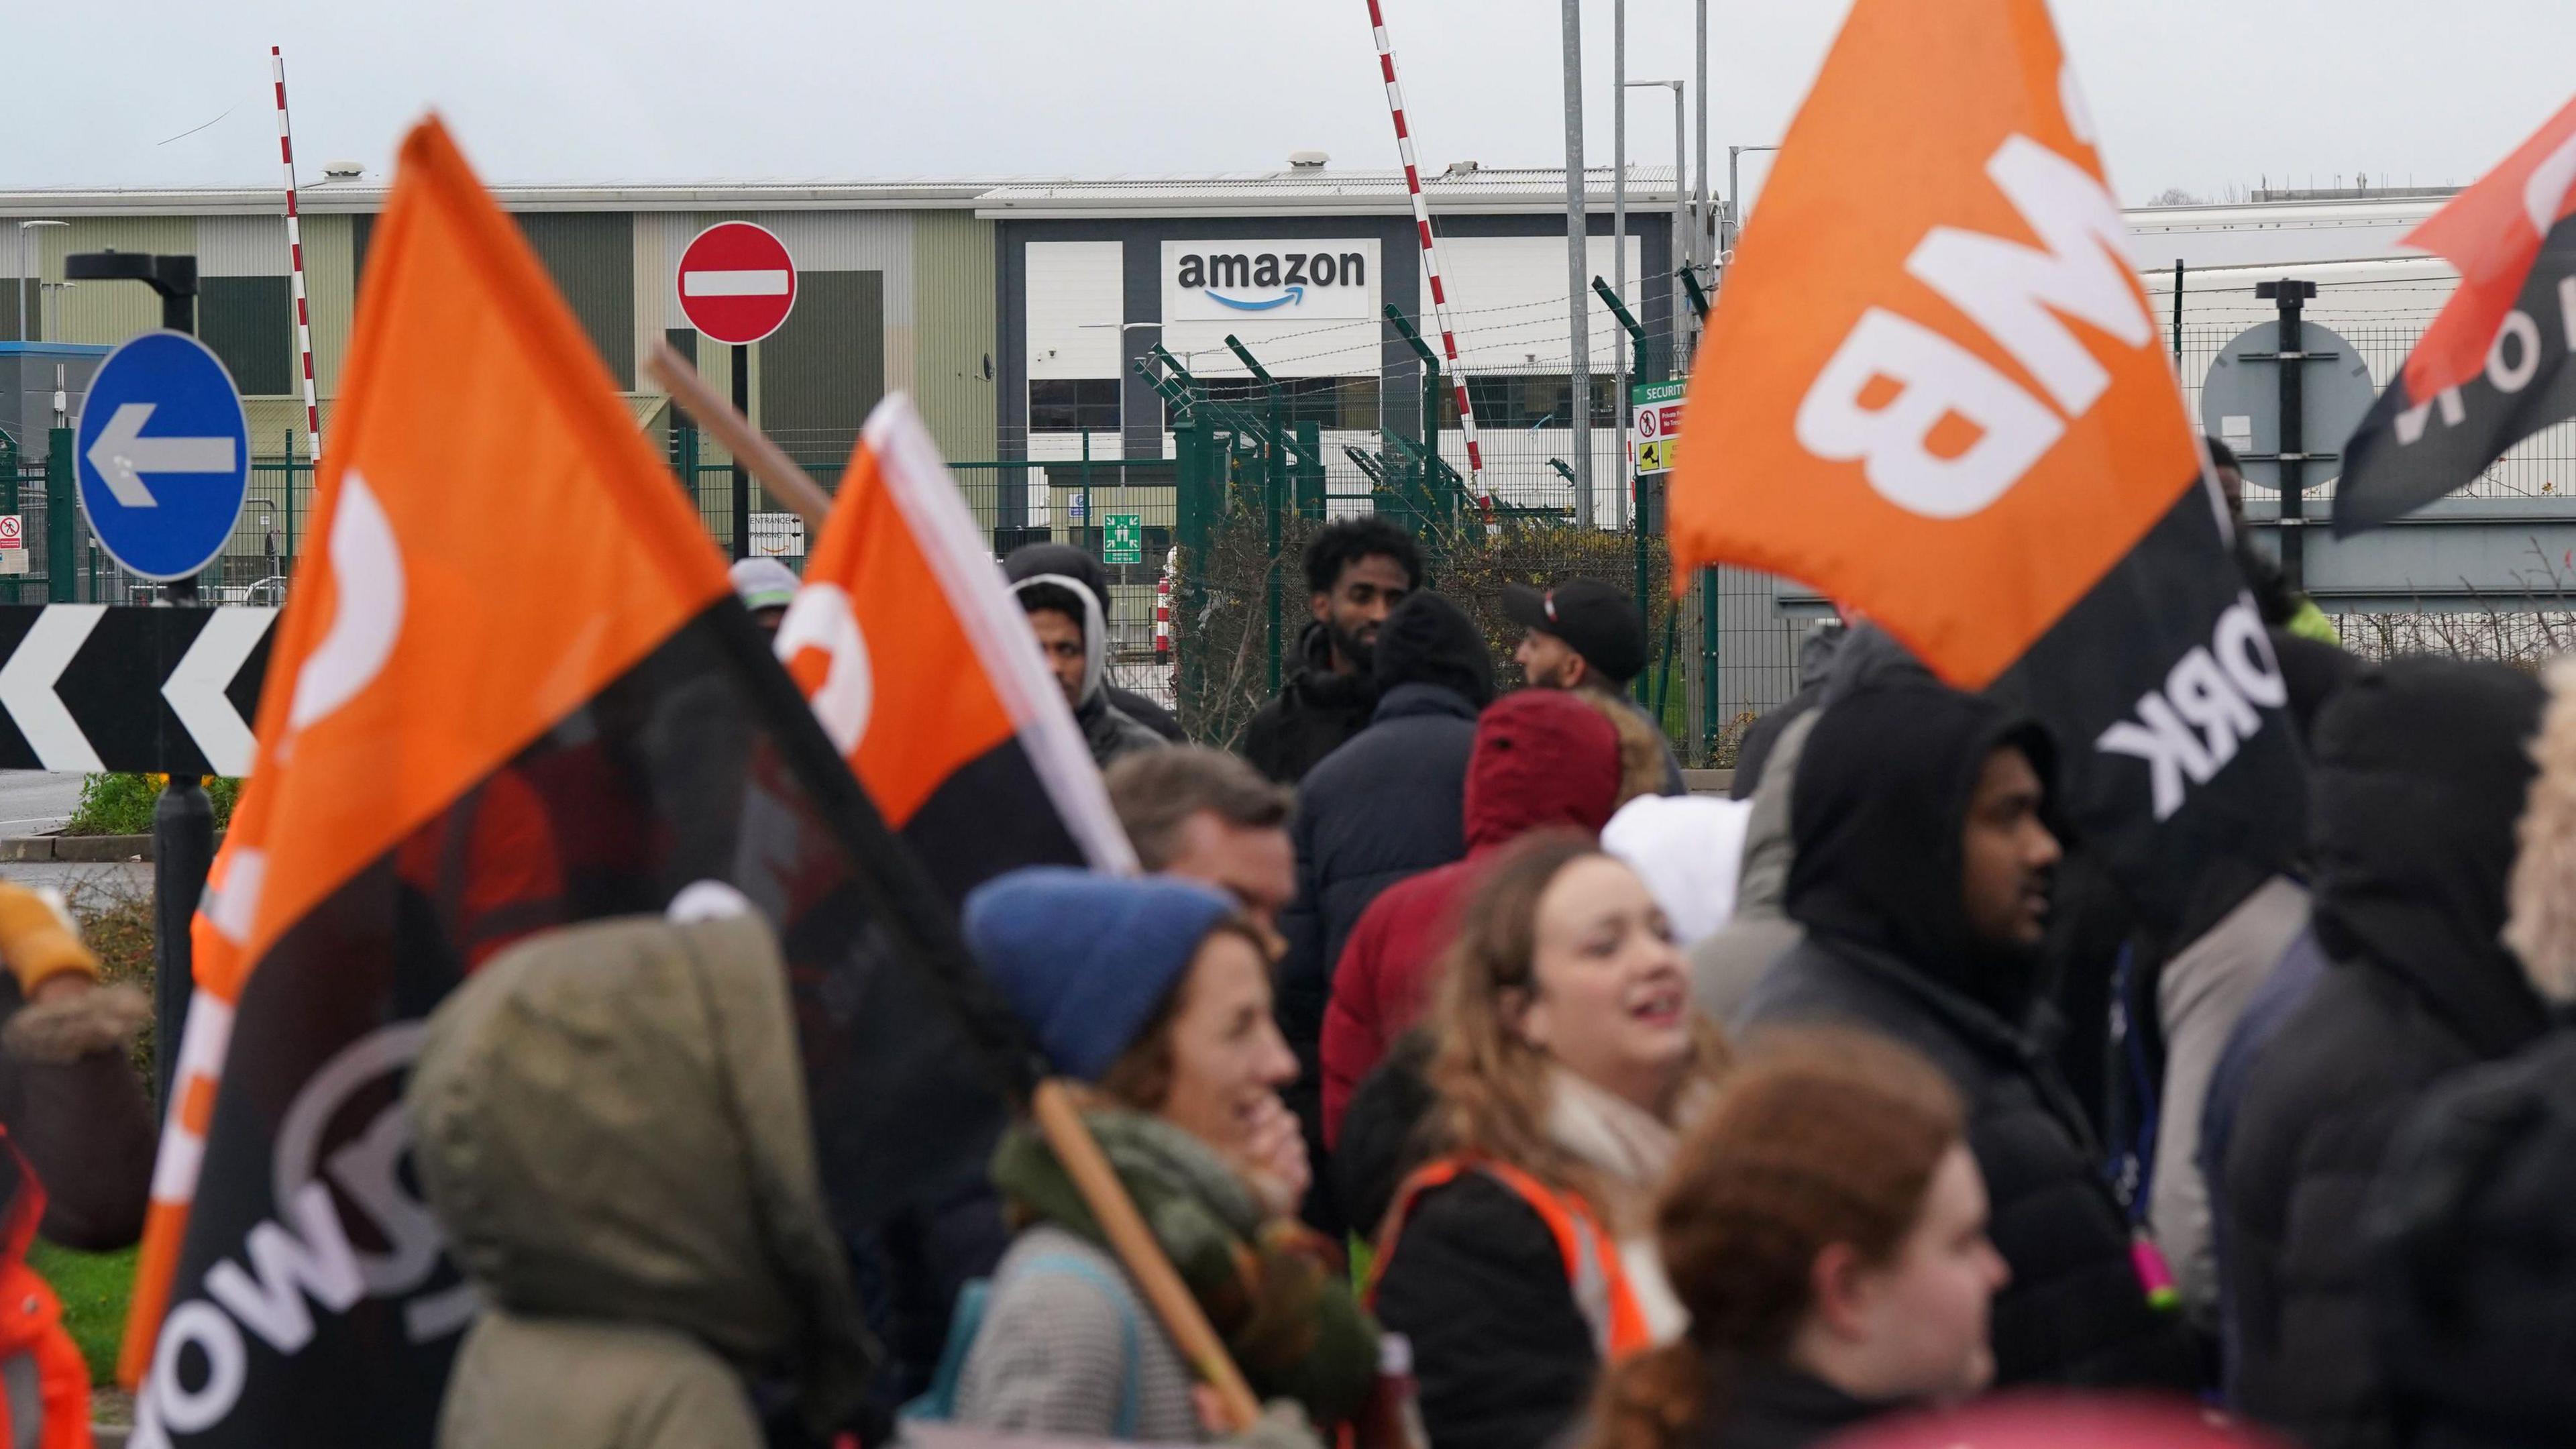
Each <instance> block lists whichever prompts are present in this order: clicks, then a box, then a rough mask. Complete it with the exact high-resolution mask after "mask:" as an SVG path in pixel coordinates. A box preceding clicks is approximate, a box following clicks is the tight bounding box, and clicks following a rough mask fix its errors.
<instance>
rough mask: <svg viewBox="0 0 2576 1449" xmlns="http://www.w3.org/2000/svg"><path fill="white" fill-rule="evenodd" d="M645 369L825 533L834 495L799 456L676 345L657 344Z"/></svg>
mask: <svg viewBox="0 0 2576 1449" xmlns="http://www.w3.org/2000/svg"><path fill="white" fill-rule="evenodd" d="M644 370H645V371H646V372H648V373H651V374H652V375H653V380H654V381H655V382H658V383H660V384H662V388H663V390H664V391H666V392H668V393H670V395H671V401H673V402H675V403H677V404H679V405H680V408H681V410H682V411H684V412H686V413H687V414H688V415H689V416H690V417H691V418H693V419H695V420H696V422H697V424H698V426H699V427H702V428H704V429H706V430H707V431H708V432H710V433H713V434H715V439H716V441H717V442H719V443H722V444H724V445H725V450H726V451H727V452H730V453H732V454H733V455H734V456H735V457H737V458H740V459H741V460H742V463H743V466H744V467H746V468H749V469H750V470H751V472H752V476H753V477H755V478H758V479H759V480H760V486H761V487H763V488H766V489H768V490H769V492H770V496H771V497H773V498H776V499H777V500H778V501H779V502H781V503H784V504H786V505H787V506H788V507H790V508H793V509H795V510H796V512H797V514H798V516H800V517H802V518H803V519H804V520H805V526H806V527H807V528H808V529H811V530H812V531H813V532H815V533H817V534H819V533H821V532H822V531H823V519H824V517H825V515H827V514H829V513H830V512H831V511H832V498H831V495H830V494H828V493H825V492H824V491H823V490H822V489H821V488H819V487H816V486H815V483H814V480H813V479H812V478H810V477H807V476H806V473H805V470H804V469H802V468H799V467H797V466H796V460H795V459H793V458H790V457H788V456H787V455H786V454H785V453H782V452H780V451H779V449H778V445H777V444H776V443H773V442H771V441H769V436H768V435H767V434H766V433H763V432H762V431H761V430H760V429H758V428H755V427H753V426H752V425H751V419H749V418H746V417H744V416H743V415H742V414H740V413H738V412H735V411H734V409H733V404H731V403H729V402H726V401H725V400H724V399H723V398H722V397H720V396H718V395H717V393H716V390H715V389H714V388H711V387H709V386H707V380H706V379H705V378H702V377H700V376H698V370H697V369H696V368H695V367H692V366H690V365H689V360H688V359H687V358H685V357H682V356H681V355H680V351H679V349H678V348H676V347H673V346H672V345H671V344H670V343H668V342H656V343H654V344H653V350H652V351H651V352H650V353H648V354H646V356H645V358H644Z"/></svg>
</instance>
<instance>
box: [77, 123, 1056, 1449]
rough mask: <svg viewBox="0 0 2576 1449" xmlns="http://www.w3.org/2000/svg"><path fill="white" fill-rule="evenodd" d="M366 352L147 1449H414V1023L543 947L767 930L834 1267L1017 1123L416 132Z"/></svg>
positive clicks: (925, 912)
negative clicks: (626, 928) (736, 916)
mask: <svg viewBox="0 0 2576 1449" xmlns="http://www.w3.org/2000/svg"><path fill="white" fill-rule="evenodd" d="M359 316H360V317H361V318H362V319H363V321H362V323H361V326H360V328H359V330H358V333H357V335H356V337H355V339H354V340H353V343H352V346H351V351H350V357H349V363H348V373H347V385H346V387H345V389H344V391H343V394H342V398H341V403H340V412H339V414H338V416H337V419H336V421H335V427H334V429H333V433H332V439H331V444H332V446H331V458H330V461H329V463H328V464H327V465H326V466H325V471H324V473H323V475H322V483H321V498H320V500H319V506H318V509H317V516H316V519H315V534H316V536H317V537H318V538H320V539H322V540H323V541H324V545H325V546H324V547H323V548H322V549H320V550H317V551H316V552H315V553H314V554H313V555H311V556H309V557H308V558H307V559H305V560H304V561H303V563H302V564H301V565H300V566H299V568H298V571H297V576H296V582H295V587H294V589H293V591H292V592H291V593H290V595H289V596H288V602H287V606H286V613H285V616H284V618H283V619H282V620H281V621H280V623H279V625H278V639H277V644H276V647H275V652H274V655H273V658H272V663H271V668H270V680H271V682H270V685H269V687H268V689H267V690H266V691H265V693H264V694H263V696H262V698H261V702H260V715H259V721H258V738H259V747H258V754H257V763H256V766H255V768H254V770H253V772H252V775H251V780H250V785H249V788H248V790H247V792H246V793H245V794H244V796H243V799H242V802H241V806H240V809H239V811H238V813H237V814H236V815H235V816H234V820H233V825H232V829H231V831H230V833H229V834H228V835H227V837H226V839H225V842H224V849H223V853H222V854H221V856H220V857H219V858H218V859H217V861H216V864H215V873H214V876H213V878H212V879H211V881H210V883H209V889H208V893H207V897H206V900H205V902H204V905H203V907H202V909H201V911H200V913H199V915H198V918H197V922H196V930H195V931H194V933H193V936H192V939H193V941H194V943H195V948H196V953H197V955H196V960H197V983H198V991H197V996H196V1001H195V1005H194V1007H193V1008H192V1009H191V1011H190V1013H189V1017H188V1024H187V1028H186V1032H185V1035H184V1039H183V1041H182V1042H181V1044H180V1047H179V1059H178V1069H177V1073H176V1081H175V1084H174V1089H173V1091H172V1094H171V1096H172V1105H171V1109H170V1116H169V1120H168V1122H167V1123H166V1124H165V1127H164V1129H163V1137H162V1145H161V1151H160V1156H159V1159H158V1162H157V1164H156V1167H155V1178H154V1182H153V1191H152V1208H151V1219H150V1223H149V1226H148V1227H147V1229H146V1236H145V1243H144V1256H143V1261H142V1264H141V1267H140V1269H139V1271H138V1284H137V1295H136V1300H135V1305H134V1309H133V1313H132V1322H131V1328H130V1331H129V1334H128V1338H127V1343H126V1355H125V1360H124V1364H123V1366H122V1367H123V1372H124V1374H125V1376H126V1379H127V1381H128V1382H129V1383H137V1385H138V1388H139V1390H140V1398H139V1402H138V1406H137V1431H136V1438H135V1442H136V1443H137V1444H138V1445H154V1446H158V1445H164V1444H207V1445H244V1446H251V1445H258V1446H272V1445H304V1444H332V1445H341V1444H366V1445H388V1446H393V1445H427V1444H429V1443H430V1442H431V1438H432V1434H433V1432H434V1427H435V1425H436V1423H437V1418H438V1405H439V1397H440V1393H441V1391H442V1389H443V1387H444V1385H445V1382H446V1376H447V1370H448V1365H449V1363H450V1361H451V1359H452V1357H453V1355H454V1353H455V1350H456V1346H457V1343H458V1336H459V1334H460V1333H461V1332H462V1331H463V1330H464V1329H465V1327H466V1326H467V1324H468V1322H469V1321H470V1319H471V1318H472V1316H473V1314H474V1312H475V1307H476V1305H475V1302H474V1300H473V1297H472V1295H471V1292H470V1290H469V1289H468V1287H467V1286H466V1285H465V1284H464V1283H463V1282H462V1281H461V1279H460V1277H459V1274H458V1272H457V1269H456V1268H455V1266H454V1265H453V1264H452V1263H451V1262H450V1261H449V1259H448V1257H447V1254H446V1252H445V1248H444V1244H443V1240H442V1237H441V1234H440V1231H439V1227H438V1224H437V1222H436V1221H435V1220H434V1219H433V1218H432V1217H431V1215H430V1213H429V1211H428V1209H427V1208H426V1207H425V1206H424V1204H423V1203H422V1202H421V1200H420V1198H419V1196H418V1194H417V1191H416V1190H415V1188H414V1187H413V1186H412V1184H411V1181H410V1179H409V1174H408V1171H407V1169H406V1165H405V1159H406V1156H407V1153H408V1150H409V1130H410V1129H409V1126H408V1122H407V1119H406V1118H405V1117H404V1115H403V1113H402V1110H401V1091H402V1085H403V1079H404V1076H405V1073H406V1071H407V1069H408V1065H409V1063H410V1061H411V1059H412V1057H413V1054H414V1053H415V1052H416V1051H417V1049H418V1046H419V1042H420V1039H421V1033H422V1019H423V1018H424V1017H425V1016H426V1015H427V1014H428V1013H429V1011H430V1010H431V1009H432V1008H433V1007H435V1006H436V1005H437V1004H438V1002H439V1000H440V998H441V997H442V996H444V995H445V994H446V993H447V991H448V990H449V989H450V988H451V987H453V986H454V985H455V984H456V983H457V982H458V981H459V980H461V979H462V978H463V977H464V976H465V975H466V974H467V973H469V972H471V971H473V970H475V969H476V968H477V967H478V966H480V965H481V964H482V963H483V962H485V961H486V960H488V959H489V958H490V957H491V956H492V955H493V954H494V953H495V952H497V951H500V950H501V949H503V948H504V947H506V946H508V945H509V944H510V943H511V942H513V941H516V940H518V939H520V938H522V937H525V936H527V935H528V934H530V933H532V932H536V931H540V930H544V929H546V928H547V927H550V926H555V925H559V924H562V923H565V922H570V921H578V920H585V919H591V918H596V917H602V916H611V915H619V914H626V913H635V912H661V911H664V910H666V909H668V908H670V907H671V906H672V905H673V903H674V902H675V901H677V900H680V899H681V898H683V897H686V898H688V899H689V901H691V902H693V903H694V902H705V901H710V900H712V901H716V902H720V903H726V904H730V905H733V906H735V907H737V908H738V907H740V906H742V905H744V904H747V905H748V906H749V908H751V909H754V910H757V911H758V912H759V913H760V914H761V915H762V916H764V917H765V918H766V919H767V920H768V921H769V923H770V924H771V926H772V927H773V928H774V929H775V930H776V932H777V935H778V939H779V942H780V946H781V949H782V953H783V955H784V956H785V958H786V961H787V965H788V971H789V978H790V980H789V985H790V989H791V995H792V999H793V1000H794V1002H795V1007H796V1013H797V1034H798V1044H799V1047H800V1051H801V1054H802V1057H803V1066H804V1073H805V1084H806V1093H807V1097H808V1099H809V1101H810V1102H811V1105H812V1110H813V1121H814V1131H815V1134H816V1139H817V1141H816V1159H817V1162H818V1165H819V1167H820V1170H821V1174H822V1177H823V1180H824V1187H825V1189H826V1192H827V1193H828V1195H829V1196H830V1198H831V1201H832V1206H833V1209H834V1212H835V1216H836V1217H837V1219H838V1220H839V1222H840V1225H841V1226H842V1227H843V1228H844V1230H845V1231H849V1232H853V1233H858V1232H864V1231H866V1230H867V1229H868V1228H869V1227H870V1226H871V1225H873V1224H875V1223H877V1222H879V1221H881V1220H882V1219H883V1218H884V1216H885V1215H887V1214H888V1213H891V1212H894V1211H898V1210H900V1209H902V1208H905V1207H907V1206H909V1205H911V1204H910V1203H909V1202H908V1198H909V1197H911V1196H912V1195H914V1194H916V1193H918V1192H926V1191H929V1190H932V1185H933V1184H934V1183H936V1184H939V1185H942V1186H944V1185H945V1184H946V1183H947V1182H951V1181H954V1180H955V1178H956V1177H957V1176H959V1175H962V1174H965V1173H969V1172H972V1171H973V1170H975V1168H976V1166H977V1163H976V1162H975V1161H974V1160H973V1159H975V1158H976V1157H977V1155H978V1154H980V1152H981V1151H982V1149H983V1147H984V1146H985V1145H986V1144H987V1143H989V1141H990V1137H991V1132H992V1130H993V1129H994V1128H995V1126H996V1125H997V1124H998V1123H999V1122H1000V1121H1001V1120H1002V1118H1003V1115H1004V1113H1005V1111H1006V1109H1007V1104H1008V1102H1009V1101H1010V1099H1011V1096H1012V1094H1013V1093H1014V1092H1016V1091H1017V1090H1019V1088H1020V1087H1021V1086H1022V1085H1023V1082H1022V1081H1021V1079H1020V1077H1021V1073H1022V1072H1023V1070H1024V1064H1025V1063H1026V1061H1027V1057H1026V1055H1025V1053H1024V1052H1023V1051H1022V1050H1021V1049H1020V1047H1019V1046H1018V1045H1017V1043H1016V1041H1015V1039H1014V1037H1013V1035H1012V1032H1011V1029H1010V1027H1009V1026H1008V1025H1007V1024H1006V1021H1005V1019H1004V1018H1003V1016H1002V1015H1001V1014H1000V1013H999V1012H997V1011H996V1010H995V1009H994V1006H993V1005H992V1003H991V1000H990V998H989V997H988V996H986V995H985V994H984V993H983V992H982V991H981V990H980V989H979V987H978V986H977V984H976V978H975V976H974V974H973V972H972V970H971V969H970V968H969V967H968V966H967V965H966V962H965V960H964V956H963V953H962V949H961V948H960V947H959V945H958V944H957V941H956V938H955V928H954V924H953V919H952V917H951V916H950V915H949V913H948V911H947V908H946V906H945V904H944V903H943V902H942V901H941V900H940V898H939V894H938V891H937V889H936V887H934V886H933V885H931V883H930V882H929V881H928V880H927V879H926V878H925V877H924V876H923V875H922V873H921V870H920V867H919V866H918V864H917V863H915V862H914V861H913V860H912V859H911V857H910V855H909V853H908V852H907V851H906V849H905V848H904V846H903V845H902V843H901V842H900V841H898V840H897V839H896V838H895V837H894V836H893V835H892V834H891V833H889V832H888V831H887V829H886V828H885V825H884V823H883V822H882V820H881V819H880V818H879V816H878V814H877V812H876V810H875V809H874V808H873V807H872V806H871V805H870V803H869V801H868V798H867V796H866V795H865V793H864V792H862V791H861V790H860V789H859V786H858V782H857V781H856V780H855V779H853V778H852V776H851V774H850V772H849V769H848V768H847V766H845V765H844V764H843V763H842V762H841V760H840V759H839V758H838V757H837V753H836V751H835V750H834V749H833V746H832V744H831V742H830V741H829V740H827V739H826V738H825V736H824V733H823V731H822V728H821V727H820V726H819V725H818V724H817V723H816V720H815V716H814V714H813V712H812V711H811V710H810V709H809V708H808V707H807V706H806V704H805V702H804V700H803V699H801V698H800V697H799V696H798V694H797V691H796V688H795V685H794V684H793V683H792V682H790V680H789V679H788V677H787V675H786V673H785V672H784V671H783V670H781V669H780V668H779V667H778V666H777V664H776V662H775V661H774V660H773V659H771V658H769V657H768V654H767V648H766V643H767V641H766V640H764V639H763V638H762V637H761V635H760V633H759V631H758V629H757V628H756V626H754V625H753V624H752V622H751V620H750V617H749V616H748V615H747V614H746V613H744V612H743V610H742V608H741V606H740V605H739V604H738V603H737V602H736V601H735V600H734V598H733V595H732V592H731V590H730V589H729V588H728V586H727V581H726V578H725V572H724V567H723V564H722V563H721V561H720V560H719V559H718V558H717V557H716V554H715V550H714V549H713V547H712V545H711V544H709V543H707V542H705V541H704V534H703V531H702V530H701V529H700V527H699V525H698V522H697V519H696V517H695V516H694V513H693V512H692V510H691V509H690V508H689V506H688V504H687V502H686V501H685V499H684V498H683V497H682V495H681V493H680V491H679V490H678V489H676V488H674V487H673V486H672V483H671V479H670V475H669V474H668V473H667V472H666V471H665V470H664V469H663V467H662V465H661V463H660V461H659V460H658V459H657V458H656V457H655V456H654V454H653V451H652V449H651V447H650V446H649V445H648V444H647V443H646V442H645V441H644V440H643V439H642V438H641V437H640V436H639V435H638V433H637V431H636V429H635V427H634V425H633V423H632V421H631V420H630V418H629V416H628V414H627V412H626V409H625V408H624V407H623V406H622V405H621V404H620V403H619V402H618V400H617V398H616V395H615V392H614V389H613V386H612V384H611V383H610V381H609V377H608V373H607V370H606V368H605V367H603V366H602V365H601V363H600V361H599V359H598V357H597V356H596V355H595V354H594V353H593V352H592V351H591V350H590V346H589V343H588V342H587V341H586V340H585V339H584V336H583V334H582V331H581V328H580V326H579V324H578V323H577V322H576V321H575V320H574V318H573V316H572V313H571V312H570V310H569V309H567V308H566V307H565V306H564V304H563V302H562V301H561V299H559V298H558V297H557V296H556V295H555V294H554V292H553V290H552V288H551V287H550V286H549V285H548V283H547V281H546V278H545V273H544V271H543V269H542V268H541V266H540V265H539V263H538V261H537V259H536V256H535V254H534V253H533V252H531V251H530V250H529V248H528V245H527V243H526V241H525V240H524V239H523V238H521V236H520V235H519V233H518V230H517V229H516V228H515V227H514V226H513V225H512V224H511V222H510V220H509V219H508V217H507V216H505V215H504V214H503V213H502V212H501V210H500V209H499V208H498V207H497V206H495V205H494V204H493V202H492V200H491V198H490V196H489V195H487V194H486V193H485V192H484V191H483V189H482V188H481V186H480V185H479V184H478V183H477V182H476V181H475V179H474V177H473V174H472V173H471V172H470V171H469V170H468V169H467V167H466V165H465V162H464V160H463V158H462V157H460V156H459V155H458V154H457V152H456V149H455V147H454V146H453V145H452V144H451V143H450V141H449V140H448V138H447V135H446V133H445V132H444V131H443V130H442V129H441V128H440V127H439V125H438V124H437V123H436V122H435V121H431V122H426V123H424V124H423V125H421V126H420V127H419V128H418V129H416V130H414V131H413V132H412V134H411V135H410V137H409V138H408V139H406V141H405V142H404V144H403V148H402V154H401V162H400V168H399V172H398V175H397V179H396V182H395V186H394V190H393V194H392V196H391V198H390V200H389V201H388V203H387V206H386V208H385V211H384V214H383V217H382V219H381V221H380V222H379V223H378V225H377V228H376V232H375V242H374V246H373V248H372V249H371V253H370V256H369V265H368V268H367V277H366V283H365V291H364V295H363V299H362V301H361V304H360V307H359ZM505 511H506V512H508V513H509V514H510V515H511V516H512V517H513V518H514V519H516V520H517V526H514V527H512V528H510V529H507V530H503V531H501V532H499V533H494V532H493V531H491V530H489V529H486V528H483V527H481V526H480V523H479V520H481V519H485V518H490V517H493V516H496V515H498V514H500V513H503V512H505ZM466 539H472V540H474V542H473V544H472V546H471V547H470V548H469V547H466V546H464V545H463V544H461V543H460V540H466ZM138 1381H139V1382H138Z"/></svg>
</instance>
